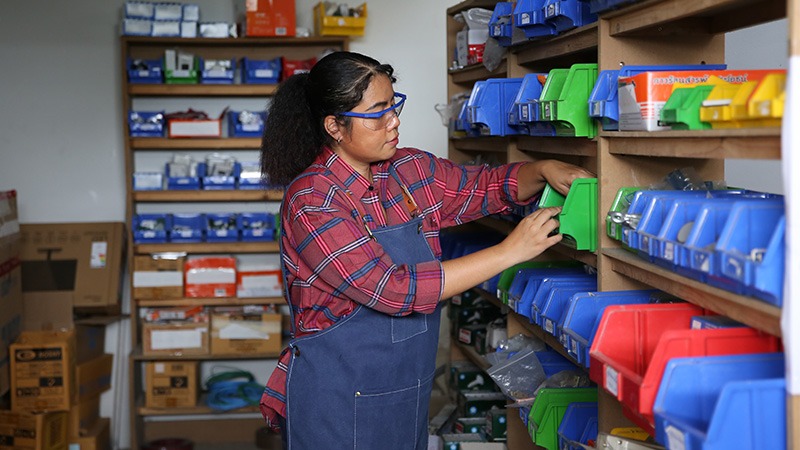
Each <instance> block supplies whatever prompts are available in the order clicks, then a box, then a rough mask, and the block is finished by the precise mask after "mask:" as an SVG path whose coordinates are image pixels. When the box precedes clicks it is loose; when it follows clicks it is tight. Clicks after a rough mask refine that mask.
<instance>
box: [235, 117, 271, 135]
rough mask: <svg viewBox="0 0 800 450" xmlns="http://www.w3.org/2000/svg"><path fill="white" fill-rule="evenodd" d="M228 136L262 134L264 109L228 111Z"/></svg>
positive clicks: (264, 118) (265, 118) (264, 119)
mask: <svg viewBox="0 0 800 450" xmlns="http://www.w3.org/2000/svg"><path fill="white" fill-rule="evenodd" d="M227 115H228V136H229V137H252V138H260V137H262V136H263V135H264V121H266V120H267V113H266V111H228V114H227Z"/></svg>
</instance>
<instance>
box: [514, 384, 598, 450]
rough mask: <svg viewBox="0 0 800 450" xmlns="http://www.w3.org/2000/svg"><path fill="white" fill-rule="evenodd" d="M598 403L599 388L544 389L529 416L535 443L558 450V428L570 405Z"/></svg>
mask: <svg viewBox="0 0 800 450" xmlns="http://www.w3.org/2000/svg"><path fill="white" fill-rule="evenodd" d="M576 402H595V403H596V402H597V388H560V389H558V388H543V389H540V390H539V392H538V394H537V395H536V400H534V401H533V404H532V405H531V412H530V414H529V416H528V433H530V435H531V439H533V442H534V443H535V444H536V445H538V446H540V447H544V448H546V449H547V450H558V428H559V427H560V426H561V421H562V419H563V418H564V413H566V411H567V407H568V406H569V404H570V403H576Z"/></svg>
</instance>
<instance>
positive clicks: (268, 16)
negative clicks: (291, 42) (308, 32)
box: [245, 0, 297, 36]
mask: <svg viewBox="0 0 800 450" xmlns="http://www.w3.org/2000/svg"><path fill="white" fill-rule="evenodd" d="M296 20H297V19H296V15H295V0H245V36H294V35H295V34H296V30H295V28H296V25H295V23H296Z"/></svg>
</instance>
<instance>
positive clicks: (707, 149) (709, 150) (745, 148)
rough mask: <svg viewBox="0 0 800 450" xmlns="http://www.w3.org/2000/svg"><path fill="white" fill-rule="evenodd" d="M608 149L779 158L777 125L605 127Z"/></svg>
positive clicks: (663, 154)
mask: <svg viewBox="0 0 800 450" xmlns="http://www.w3.org/2000/svg"><path fill="white" fill-rule="evenodd" d="M600 137H601V138H604V139H608V140H609V146H608V147H609V152H610V153H613V154H619V155H635V156H658V157H670V158H701V159H729V158H737V159H780V158H781V132H780V129H779V128H752V129H738V130H704V131H658V132H651V133H648V132H625V131H622V132H618V131H604V132H601V133H600Z"/></svg>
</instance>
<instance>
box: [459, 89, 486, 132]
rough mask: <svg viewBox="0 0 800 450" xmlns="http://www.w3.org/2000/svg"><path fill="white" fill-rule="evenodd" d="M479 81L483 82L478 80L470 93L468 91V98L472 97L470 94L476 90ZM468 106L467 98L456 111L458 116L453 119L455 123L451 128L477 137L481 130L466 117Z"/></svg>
mask: <svg viewBox="0 0 800 450" xmlns="http://www.w3.org/2000/svg"><path fill="white" fill-rule="evenodd" d="M481 83H483V82H482V81H478V82H476V83H475V85H474V86H473V87H472V93H470V96H469V98H470V99H471V98H472V95H473V94H474V93H475V92H476V90H477V89H478V85H479V84H481ZM468 107H469V100H467V101H466V102H464V104H463V105H462V106H461V111H460V112H459V113H458V118H457V119H456V120H455V124H454V126H453V128H454V129H455V130H456V131H461V132H464V135H465V137H477V136H480V135H481V130H480V129H479V128H478V127H477V126H473V125H472V124H471V123H470V121H469V119H468V117H469V115H468V111H469V110H468Z"/></svg>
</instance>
